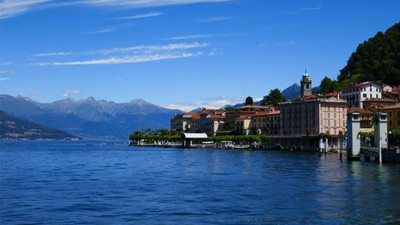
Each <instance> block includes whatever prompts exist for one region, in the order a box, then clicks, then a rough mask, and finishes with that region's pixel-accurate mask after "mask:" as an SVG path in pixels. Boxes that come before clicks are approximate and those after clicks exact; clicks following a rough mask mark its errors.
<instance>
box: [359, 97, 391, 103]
mask: <svg viewBox="0 0 400 225" xmlns="http://www.w3.org/2000/svg"><path fill="white" fill-rule="evenodd" d="M363 102H397V101H396V100H393V99H390V98H367V99H366V100H364V101H363Z"/></svg>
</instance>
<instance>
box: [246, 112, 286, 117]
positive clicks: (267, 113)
mask: <svg viewBox="0 0 400 225" xmlns="http://www.w3.org/2000/svg"><path fill="white" fill-rule="evenodd" d="M279 113H281V111H279V110H278V111H272V112H256V114H252V115H253V117H256V116H266V115H276V114H279Z"/></svg>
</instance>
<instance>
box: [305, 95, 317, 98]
mask: <svg viewBox="0 0 400 225" xmlns="http://www.w3.org/2000/svg"><path fill="white" fill-rule="evenodd" d="M314 98H317V96H316V95H306V96H304V99H314Z"/></svg>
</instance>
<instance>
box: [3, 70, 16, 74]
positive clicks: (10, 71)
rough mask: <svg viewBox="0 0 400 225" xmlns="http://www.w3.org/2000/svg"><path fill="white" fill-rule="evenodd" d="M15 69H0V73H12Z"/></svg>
mask: <svg viewBox="0 0 400 225" xmlns="http://www.w3.org/2000/svg"><path fill="white" fill-rule="evenodd" d="M14 73H15V70H0V74H14Z"/></svg>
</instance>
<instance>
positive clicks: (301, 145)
mask: <svg viewBox="0 0 400 225" xmlns="http://www.w3.org/2000/svg"><path fill="white" fill-rule="evenodd" d="M280 114H281V120H280V121H281V126H280V127H281V131H280V134H279V135H273V136H270V145H271V146H273V145H275V144H280V145H282V146H283V147H285V148H290V149H307V150H317V149H318V148H319V147H320V143H321V142H322V141H323V140H324V141H325V138H324V137H328V136H329V137H330V138H329V143H328V145H329V146H330V147H333V148H338V147H339V140H340V138H341V137H342V136H343V135H344V134H345V132H346V119H347V115H346V114H347V102H346V101H345V100H343V99H341V98H340V97H339V95H338V94H336V93H329V94H325V95H313V94H312V93H311V79H310V76H309V75H308V74H307V73H305V74H304V75H303V77H302V80H301V91H300V98H297V99H295V100H292V101H287V102H283V103H282V104H281V106H280Z"/></svg>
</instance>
